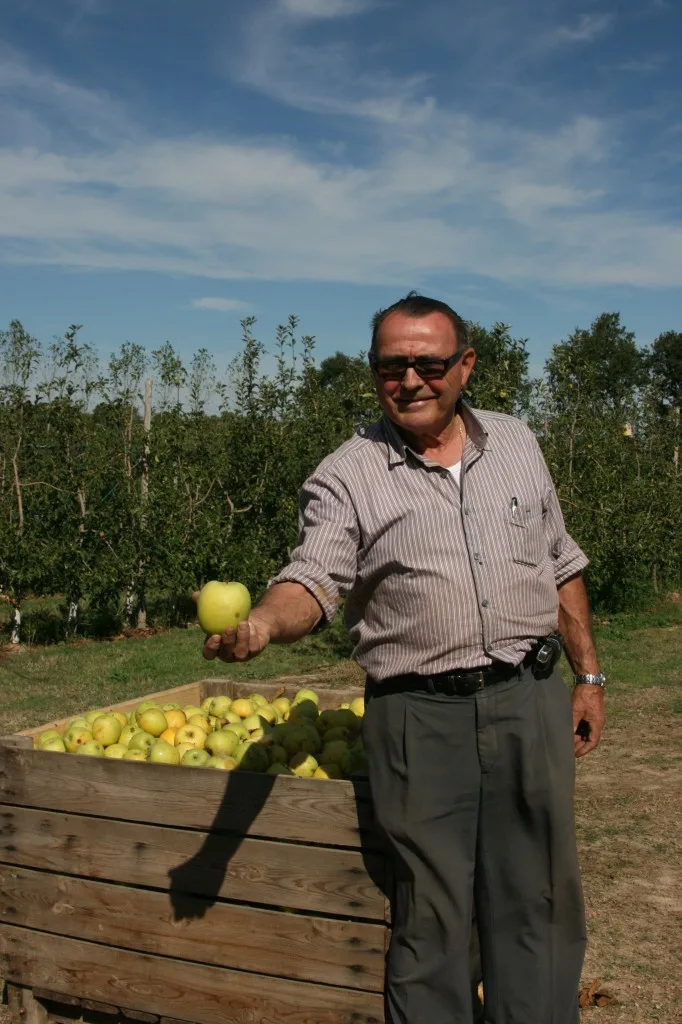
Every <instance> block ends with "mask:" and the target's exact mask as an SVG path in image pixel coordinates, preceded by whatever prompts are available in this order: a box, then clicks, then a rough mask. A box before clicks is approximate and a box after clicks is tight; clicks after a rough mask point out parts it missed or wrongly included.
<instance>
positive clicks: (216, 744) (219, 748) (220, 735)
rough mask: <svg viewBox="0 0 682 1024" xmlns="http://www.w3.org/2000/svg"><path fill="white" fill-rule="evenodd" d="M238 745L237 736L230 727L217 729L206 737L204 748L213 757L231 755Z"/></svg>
mask: <svg viewBox="0 0 682 1024" xmlns="http://www.w3.org/2000/svg"><path fill="white" fill-rule="evenodd" d="M238 746H239V737H238V736H237V734H236V733H235V732H232V730H231V729H219V730H218V731H217V732H214V733H211V735H210V736H207V737H206V750H208V751H209V753H210V754H212V755H213V756H214V757H231V756H232V754H234V752H235V750H236V749H237V747H238Z"/></svg>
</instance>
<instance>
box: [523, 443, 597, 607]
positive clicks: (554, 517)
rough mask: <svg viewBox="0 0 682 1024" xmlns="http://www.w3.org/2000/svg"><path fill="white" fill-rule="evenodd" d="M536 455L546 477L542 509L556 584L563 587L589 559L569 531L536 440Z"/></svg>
mask: <svg viewBox="0 0 682 1024" xmlns="http://www.w3.org/2000/svg"><path fill="white" fill-rule="evenodd" d="M535 447H536V454H537V458H538V460H539V462H540V468H541V472H542V474H543V477H544V492H543V508H544V519H545V536H546V537H547V544H548V547H549V554H550V557H551V558H552V560H553V562H554V579H555V581H556V585H557V587H560V586H561V585H562V583H565V582H566V580H570V579H571V577H572V576H577V575H578V573H581V572H582V571H583V569H585V568H586V567H587V566H588V565H589V564H590V561H589V559H588V557H587V555H586V554H585V552H584V551H582V549H581V548H580V547H578V545H577V544H576V542H575V541H574V540H573V538H572V537H571V536H570V535H569V534H568V533H567V532H566V524H565V523H564V514H563V512H562V511H561V504H560V502H559V498H558V496H557V493H556V488H555V486H554V481H553V480H552V477H551V475H550V472H549V469H548V468H547V463H546V462H545V459H544V456H543V454H542V451H541V449H540V445H539V444H538V443H537V441H535Z"/></svg>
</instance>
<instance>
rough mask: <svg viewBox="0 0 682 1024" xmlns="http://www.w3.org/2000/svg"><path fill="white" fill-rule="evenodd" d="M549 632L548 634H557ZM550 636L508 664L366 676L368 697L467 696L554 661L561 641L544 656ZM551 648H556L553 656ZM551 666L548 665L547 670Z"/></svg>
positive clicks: (500, 663)
mask: <svg viewBox="0 0 682 1024" xmlns="http://www.w3.org/2000/svg"><path fill="white" fill-rule="evenodd" d="M557 635H558V634H552V635H551V636H552V637H554V636H557ZM549 640H550V637H545V638H544V639H542V640H539V641H538V643H537V644H536V645H535V646H534V647H533V648H532V649H531V650H530V651H529V652H528V654H527V655H526V656H525V658H524V659H523V661H522V662H521V663H520V664H519V665H508V664H506V663H503V662H498V663H497V664H496V665H487V666H486V667H485V668H479V669H474V670H471V671H469V670H466V669H463V670H461V671H455V672H438V673H436V674H435V675H432V676H423V675H418V674H417V673H416V672H412V673H410V674H408V675H404V676H392V677H391V678H390V679H385V680H383V681H382V682H377V681H376V680H374V679H370V677H369V676H368V677H367V686H368V689H369V694H368V696H369V697H380V696H381V695H382V694H386V693H409V692H410V691H418V692H422V693H424V692H425V693H431V694H443V695H444V696H447V697H468V696H470V695H471V694H472V693H476V691H477V690H483V689H484V688H485V687H486V686H494V684H495V683H501V682H504V680H506V679H512V678H513V677H514V676H515V675H519V673H520V672H521V671H522V670H523V669H524V668H528V667H529V666H530V665H533V664H534V663H535V661H540V660H542V664H543V666H544V665H546V664H547V662H548V661H549V660H550V659H551V661H552V663H555V662H556V661H558V659H559V656H560V655H561V643H560V641H559V644H558V648H556V649H553V650H552V651H551V652H550V654H549V655H548V656H547V657H543V655H544V654H545V651H546V649H547V645H548V641H549ZM555 650H558V653H556V656H555ZM551 667H552V665H550V666H549V668H550V669H551Z"/></svg>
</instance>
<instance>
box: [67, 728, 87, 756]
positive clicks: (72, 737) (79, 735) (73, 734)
mask: <svg viewBox="0 0 682 1024" xmlns="http://www.w3.org/2000/svg"><path fill="white" fill-rule="evenodd" d="M91 740H92V733H91V732H90V730H89V729H84V728H83V727H82V726H80V725H75V726H74V725H71V726H69V728H68V729H67V730H66V732H65V733H64V746H65V747H66V749H67V750H68V752H69V753H70V754H75V753H76V751H77V750H78V748H79V747H82V746H83V744H84V743H90V741H91Z"/></svg>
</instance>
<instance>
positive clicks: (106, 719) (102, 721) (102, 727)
mask: <svg viewBox="0 0 682 1024" xmlns="http://www.w3.org/2000/svg"><path fill="white" fill-rule="evenodd" d="M122 731H123V730H122V728H121V723H120V722H119V720H118V719H117V718H114V716H113V715H100V716H99V718H96V719H95V721H94V722H93V723H92V729H91V732H92V738H93V740H97V742H98V743H101V744H102V746H103V747H110V746H111V744H112V743H118V741H119V739H120V737H121V732H122Z"/></svg>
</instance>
